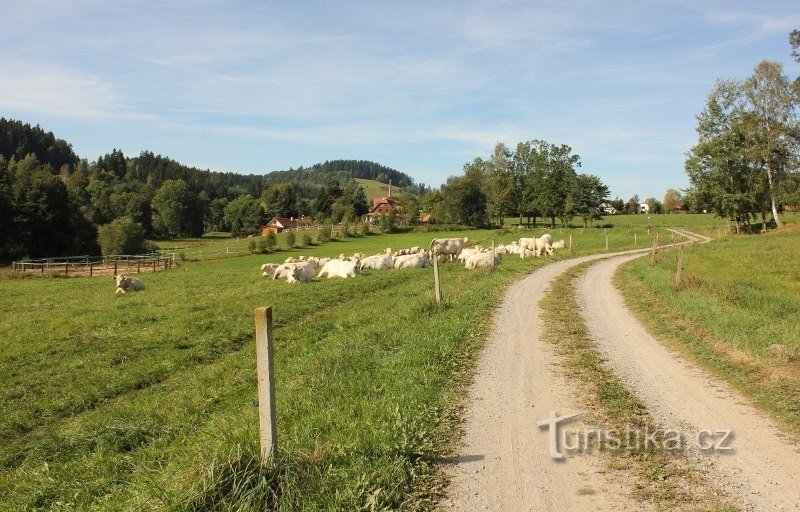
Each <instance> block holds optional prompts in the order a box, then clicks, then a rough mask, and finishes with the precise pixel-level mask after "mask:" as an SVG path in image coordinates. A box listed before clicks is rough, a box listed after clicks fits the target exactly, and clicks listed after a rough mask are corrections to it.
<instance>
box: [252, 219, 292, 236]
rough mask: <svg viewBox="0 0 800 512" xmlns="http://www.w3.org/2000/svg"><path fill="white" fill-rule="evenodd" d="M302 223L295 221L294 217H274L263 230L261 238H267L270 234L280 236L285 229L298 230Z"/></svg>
mask: <svg viewBox="0 0 800 512" xmlns="http://www.w3.org/2000/svg"><path fill="white" fill-rule="evenodd" d="M299 225H300V221H298V220H295V218H294V217H290V218H288V219H287V218H286V217H272V218H271V219H270V221H269V222H267V225H266V226H263V227H262V228H261V236H266V235H268V234H269V233H275V234H278V233H280V232H281V231H283V230H285V229H297V226H299Z"/></svg>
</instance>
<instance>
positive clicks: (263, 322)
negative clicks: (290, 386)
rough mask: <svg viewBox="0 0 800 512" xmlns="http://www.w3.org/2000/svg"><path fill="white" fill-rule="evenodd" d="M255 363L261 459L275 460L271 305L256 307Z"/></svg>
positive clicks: (265, 460) (276, 427) (276, 435)
mask: <svg viewBox="0 0 800 512" xmlns="http://www.w3.org/2000/svg"><path fill="white" fill-rule="evenodd" d="M255 319H256V365H257V369H258V420H259V421H258V423H259V427H260V429H261V436H260V439H261V462H262V463H266V462H267V461H269V460H270V458H271V459H272V461H273V462H277V460H278V423H277V418H276V414H275V362H274V360H273V359H274V358H273V353H274V351H273V348H272V307H264V308H256V311H255Z"/></svg>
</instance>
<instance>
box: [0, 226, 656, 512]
mask: <svg viewBox="0 0 800 512" xmlns="http://www.w3.org/2000/svg"><path fill="white" fill-rule="evenodd" d="M526 234H527V233H526ZM553 234H554V236H555V238H561V237H560V236H559V234H558V232H557V230H556V231H554V232H553ZM465 235H466V236H469V237H470V238H472V239H473V240H479V241H482V242H483V243H484V245H486V243H487V242H488V241H489V240H490V239H491V238H495V239H496V240H497V242H498V243H500V242H508V241H510V240H511V239H513V238H516V237H519V236H520V233H497V232H494V231H467V232H451V233H408V234H400V235H381V236H370V237H365V238H359V239H345V240H342V241H337V242H331V243H329V244H326V245H324V246H317V247H312V248H304V249H297V250H295V251H292V252H289V251H286V252H283V253H280V254H271V255H263V256H243V257H240V258H228V259H221V260H213V261H200V262H195V263H190V264H186V265H182V266H181V267H179V268H177V269H174V270H170V271H167V272H159V273H156V274H149V275H147V276H143V277H142V279H144V280H145V281H146V283H147V290H146V291H145V292H141V293H135V294H134V293H132V294H126V295H117V296H115V295H114V293H113V289H114V285H113V283H112V281H111V279H110V278H93V279H53V278H42V279H8V278H4V277H0V288H1V289H2V293H0V315H2V317H3V319H4V321H3V322H0V370H2V371H0V384H2V385H0V400H1V401H2V403H3V404H4V412H5V414H4V415H2V416H0V441H2V444H0V509H11V510H19V509H23V510H64V511H66V510H82V511H83V510H132V509H133V510H163V509H174V510H210V509H213V510H260V509H263V508H264V505H265V504H266V505H267V508H270V509H277V510H297V509H311V510H316V509H325V510H353V509H360V508H378V509H381V508H383V509H409V510H411V509H429V508H432V507H433V503H434V502H435V500H436V499H437V496H438V495H439V493H440V489H441V486H442V485H443V484H444V482H443V478H442V475H441V473H440V471H439V467H440V466H439V464H438V462H437V461H438V460H439V457H441V456H442V455H443V454H449V453H450V450H452V448H453V447H454V446H455V444H454V441H455V440H456V438H457V435H458V427H457V425H458V421H457V419H458V415H459V409H458V408H457V407H455V405H454V404H456V403H457V402H458V401H459V400H460V399H461V398H463V387H464V384H465V383H466V382H467V380H468V377H469V375H470V374H471V372H472V368H473V365H474V362H475V359H476V354H477V353H478V350H479V349H480V347H481V344H482V343H483V336H484V334H485V330H486V329H487V328H488V326H489V325H490V324H489V320H490V315H485V314H482V313H483V312H485V311H486V310H487V309H490V308H491V307H493V306H494V305H496V304H497V303H498V301H499V299H500V298H501V296H502V292H503V290H504V288H505V286H506V285H508V284H509V283H510V282H512V281H513V280H515V279H517V278H518V277H519V276H520V275H522V274H524V273H526V272H530V271H531V270H533V269H534V268H536V267H537V266H540V265H542V264H544V263H546V262H548V261H550V259H545V258H542V259H538V260H533V259H526V260H524V261H523V260H520V259H518V258H514V257H508V258H505V259H504V261H503V263H502V264H501V265H500V266H499V267H498V268H497V270H496V271H494V272H491V273H486V272H469V271H466V270H465V269H464V268H463V266H460V265H444V266H443V270H442V281H443V285H442V286H443V292H444V294H445V298H446V305H445V306H444V307H438V306H435V305H433V304H432V301H431V295H432V291H431V282H432V276H431V273H430V269H418V270H408V271H378V272H364V274H363V275H361V276H360V277H358V278H357V279H352V280H330V281H315V282H312V283H307V284H305V285H296V286H291V285H288V284H286V283H285V282H284V281H272V280H265V279H264V278H262V277H261V276H260V271H259V267H260V265H261V264H262V263H264V262H269V261H282V260H283V259H285V258H286V257H287V256H288V255H297V254H308V255H311V254H316V255H327V256H335V255H337V254H339V253H340V252H344V253H352V252H355V251H363V252H365V253H367V254H370V253H377V252H380V251H382V250H384V249H385V248H386V247H387V246H389V247H393V248H395V249H398V248H403V247H411V246H414V245H427V243H428V242H429V241H430V239H431V238H433V237H434V236H465ZM662 236H663V233H662ZM609 240H610V246H611V248H612V250H615V249H620V250H621V249H627V248H631V247H632V246H633V240H632V237H631V236H630V234H629V233H627V232H625V231H619V232H618V231H615V230H609ZM574 242H575V253H576V254H588V253H592V252H598V251H602V250H603V248H604V233H603V232H602V230H586V232H585V233H578V232H575V233H574ZM565 256H566V252H562V253H560V254H559V255H558V256H557V257H559V258H560V257H565ZM266 304H270V305H272V306H273V307H274V310H275V313H274V314H275V322H276V330H275V334H276V339H277V347H276V358H277V361H276V383H277V385H276V387H277V397H278V398H277V402H278V418H279V427H278V428H279V441H280V450H281V454H282V461H283V462H282V464H281V466H280V467H277V468H262V467H261V466H260V465H259V464H256V461H257V456H256V455H257V453H258V450H257V446H256V443H257V434H258V420H257V412H256V409H255V408H254V407H253V406H252V401H253V399H255V398H256V392H255V391H256V382H255V348H254V347H253V339H254V327H253V316H252V315H253V309H254V308H255V307H258V306H263V305H266Z"/></svg>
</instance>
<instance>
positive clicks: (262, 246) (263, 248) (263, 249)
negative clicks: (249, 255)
mask: <svg viewBox="0 0 800 512" xmlns="http://www.w3.org/2000/svg"><path fill="white" fill-rule="evenodd" d="M256 247H257V248H258V252H260V253H261V254H266V253H268V252H270V248H269V242H268V240H267V237H265V236H262V237H259V238H258V242H257V243H256Z"/></svg>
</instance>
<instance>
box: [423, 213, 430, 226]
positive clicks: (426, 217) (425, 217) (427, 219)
mask: <svg viewBox="0 0 800 512" xmlns="http://www.w3.org/2000/svg"><path fill="white" fill-rule="evenodd" d="M430 222H431V214H430V213H426V214H425V215H423V216H422V223H423V224H430Z"/></svg>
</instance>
